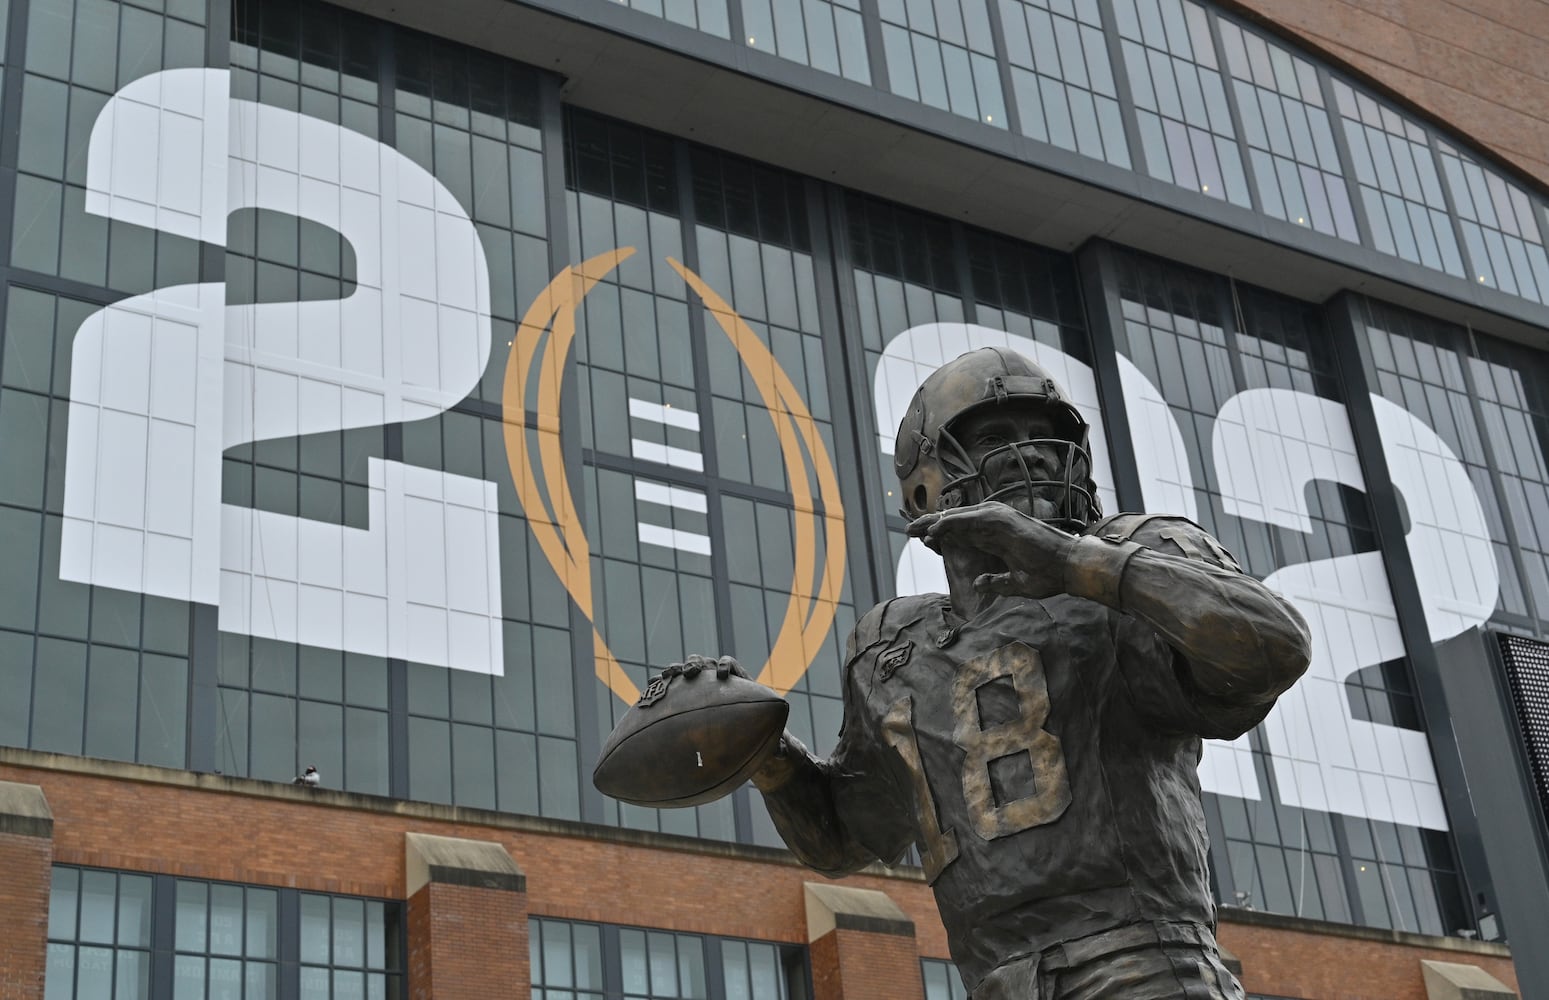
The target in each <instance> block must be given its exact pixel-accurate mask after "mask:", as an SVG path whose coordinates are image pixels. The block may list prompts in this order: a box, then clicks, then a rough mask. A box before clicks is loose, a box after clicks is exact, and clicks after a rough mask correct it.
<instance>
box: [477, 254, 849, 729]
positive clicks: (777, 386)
mask: <svg viewBox="0 0 1549 1000" xmlns="http://www.w3.org/2000/svg"><path fill="white" fill-rule="evenodd" d="M634 252H635V250H634V248H633V247H619V248H617V249H614V250H610V251H607V252H606V253H601V254H598V255H597V256H595V257H592V258H591V259H589V260H586V261H583V262H582V263H580V264H576V265H573V266H571V267H567V268H565V270H563V271H561V272H560V273H559V274H558V275H556V276H555V277H554V280H553V281H551V282H549V284H548V287H546V288H545V289H544V290H543V292H542V293H541V294H539V295H538V297H537V298H536V299H535V300H533V304H532V305H531V306H530V307H529V308H528V310H527V313H526V315H525V316H523V318H522V322H521V324H520V326H518V328H517V332H516V336H515V337H513V338H512V342H511V353H510V356H509V358H508V359H507V362H506V373H505V382H504V387H503V391H502V400H501V402H502V409H503V413H504V418H505V419H504V423H505V427H504V432H505V446H506V458H507V462H508V464H509V465H510V467H511V478H512V481H513V483H514V484H515V486H516V493H517V497H518V499H519V501H520V502H521V505H522V511H523V513H524V514H525V515H526V518H527V523H528V525H529V527H530V528H531V529H532V533H533V537H534V538H536V539H537V542H538V546H539V548H540V549H541V550H542V552H543V554H544V557H545V558H546V559H547V560H548V562H549V565H550V566H552V567H553V569H554V572H555V574H556V575H557V576H558V577H559V580H560V582H561V583H562V584H563V585H564V587H565V590H566V591H567V592H568V593H569V594H570V598H571V600H573V601H574V602H575V604H576V606H577V607H578V608H580V610H581V611H582V613H584V614H585V615H586V617H587V619H588V620H590V621H592V622H593V627H592V651H593V656H594V658H595V664H596V672H597V677H598V679H600V680H601V681H602V682H603V683H604V684H606V685H607V686H608V688H609V689H610V690H612V691H613V693H614V694H616V695H617V696H618V697H619V698H621V699H623V700H624V702H626V703H630V704H632V703H633V702H635V701H636V700H637V699H638V698H639V697H640V690H639V688H638V687H637V686H636V684H635V682H634V681H633V680H631V679H630V677H629V675H628V674H627V673H625V671H624V668H623V667H622V666H621V665H620V664H619V662H618V660H617V658H616V657H614V655H613V652H612V651H611V650H610V649H609V648H608V644H607V641H606V640H605V639H604V638H603V636H602V632H601V630H600V629H598V628H597V626H596V618H595V615H594V613H593V608H594V605H593V601H592V572H591V546H590V543H589V542H588V541H587V538H586V534H585V531H584V528H583V526H582V524H581V518H580V514H579V512H578V511H577V510H576V506H575V499H574V496H573V495H572V493H571V491H570V486H569V482H568V480H567V477H566V473H565V464H564V455H563V451H562V449H561V447H560V429H559V422H560V421H559V414H560V396H561V387H562V384H563V378H564V371H565V365H566V363H567V362H568V360H569V357H570V347H571V344H572V342H573V341H574V340H575V334H576V317H575V312H576V309H577V308H578V307H579V306H580V304H581V301H582V300H583V299H584V298H585V297H586V295H587V293H588V292H590V291H591V290H592V288H593V287H594V286H595V285H596V284H597V282H599V281H601V280H602V279H603V278H605V277H606V276H607V275H608V274H609V273H611V272H612V271H613V269H614V268H616V267H618V265H619V264H620V263H622V262H623V261H624V260H627V259H628V258H629V257H630V256H632V255H633V254H634ZM667 263H668V264H669V265H670V266H671V267H672V268H673V270H675V271H676V272H677V273H678V274H679V275H680V276H681V277H682V278H683V280H684V281H685V282H686V283H687V284H688V286H689V288H691V289H692V290H693V291H694V293H695V294H697V295H698V296H699V298H700V300H701V301H702V302H703V303H704V305H705V308H706V309H707V310H708V311H709V313H710V315H711V316H712V317H713V318H714V319H715V322H716V325H717V326H719V327H720V329H721V331H722V332H723V333H725V334H726V336H727V337H728V338H729V339H730V340H731V342H732V346H733V347H735V348H736V350H737V354H738V356H739V357H740V358H741V359H742V363H743V365H744V367H746V368H747V371H748V375H749V376H750V378H751V379H752V381H753V384H754V387H755V388H756V389H757V390H758V394H759V398H760V400H761V401H762V403H763V405H764V408H765V409H766V410H767V411H768V412H769V416H770V418H771V419H772V420H773V422H774V427H775V434H776V436H777V437H778V439H779V441H780V450H781V454H782V455H783V457H784V461H785V470H786V476H787V478H788V479H789V480H790V483H791V499H792V508H793V509H792V514H793V520H794V529H795V530H794V541H795V550H796V551H795V553H794V555H795V559H794V572H793V574H792V579H791V589H790V600H789V602H788V603H787V605H786V610H785V618H784V620H783V621H782V623H781V626H780V631H779V634H778V636H777V637H776V639H775V642H774V644H773V646H772V648H771V649H770V652H769V659H768V660H767V661H766V662H765V663H764V665H763V667H762V668H761V669H760V670H759V672H758V675H757V678H758V680H759V681H760V682H761V683H764V684H767V685H768V686H770V687H772V688H774V689H775V690H776V691H778V692H780V693H781V694H782V695H783V694H786V693H787V692H789V691H790V689H791V688H792V687H794V686H795V685H796V684H797V683H798V682H799V681H800V680H801V678H802V676H803V675H804V674H805V673H806V672H807V669H808V667H810V666H811V665H812V660H813V658H814V657H815V656H816V654H817V651H818V649H819V648H821V647H822V645H823V641H824V639H825V638H826V637H827V635H828V630H829V629H830V628H831V627H832V626H833V623H834V617H835V615H836V613H837V611H838V605H839V595H840V593H841V591H842V589H843V586H844V560H845V536H844V506H843V503H842V502H841V500H840V497H839V479H838V476H837V475H836V473H835V471H834V464H833V460H832V459H831V458H830V456H829V454H828V449H827V447H826V446H825V445H824V443H823V438H822V435H821V434H820V433H819V432H818V426H817V423H816V422H815V421H814V420H813V418H812V414H811V412H810V411H809V410H808V409H807V406H806V403H805V402H804V401H803V400H802V398H801V396H800V394H799V393H798V392H797V391H796V386H795V384H794V383H793V382H792V381H791V379H790V376H789V375H787V374H786V372H785V370H784V369H783V368H781V367H780V363H779V362H778V361H777V360H776V359H775V357H774V354H773V353H772V352H771V351H770V350H769V348H768V347H767V346H765V344H764V342H763V341H761V340H759V338H758V335H757V334H756V333H754V332H753V330H752V328H751V327H749V326H748V324H747V323H746V322H745V321H743V319H742V317H740V316H738V315H737V313H736V311H735V310H733V309H732V308H731V306H730V305H729V304H728V303H727V302H726V300H725V299H724V298H722V297H721V296H720V295H719V294H717V293H716V292H715V290H714V289H712V288H710V286H709V285H707V284H705V282H704V280H703V279H702V278H700V277H699V275H697V274H695V273H694V272H693V271H691V270H689V269H688V268H687V267H685V266H683V265H682V264H681V263H679V262H678V261H677V260H675V259H673V258H671V257H669V258H667ZM546 335H547V343H546V344H545V337H546ZM534 373H536V376H537V400H536V402H537V405H536V406H533V407H531V409H532V412H533V413H534V414H535V415H536V417H537V422H536V424H535V426H533V427H529V426H528V411H529V405H530V404H531V403H532V402H533V400H532V399H531V397H530V394H529V390H528V383H529V381H530V380H531V378H532V377H533V375H534ZM530 430H531V431H534V432H535V437H536V439H537V447H536V449H534V448H533V447H532V444H531V443H530V442H529V440H528V438H529V433H528V432H529V431H530ZM534 450H536V455H535V454H534V453H533V452H534ZM804 451H805V455H804V454H803V452H804ZM535 459H536V461H535ZM809 460H810V462H811V466H812V474H813V478H815V479H816V480H817V496H818V499H820V500H821V502H822V508H823V510H822V513H821V514H819V513H818V512H817V509H816V506H817V505H816V504H815V503H814V502H813V490H812V483H811V481H810V480H809V478H808V471H807V462H808V461H809ZM540 475H541V482H540V479H539V477H540ZM819 518H821V519H822V521H823V537H824V542H825V559H824V560H823V565H822V575H821V579H819V580H818V581H817V583H816V586H814V585H813V583H814V580H813V578H814V575H815V574H816V573H817V570H818V565H817V562H818V559H817V527H818V525H817V522H818V519H819ZM685 652H693V651H692V650H685ZM705 652H712V651H710V650H706V651H705ZM659 666H660V664H659Z"/></svg>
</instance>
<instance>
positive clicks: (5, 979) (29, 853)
mask: <svg viewBox="0 0 1549 1000" xmlns="http://www.w3.org/2000/svg"><path fill="white" fill-rule="evenodd" d="M53 862H54V814H53V812H51V811H50V810H49V808H48V800H47V799H45V798H44V797H43V789H41V788H39V787H38V786H37V785H18V784H15V783H13V782H10V781H0V996H3V997H8V998H9V997H15V998H17V1000H41V997H42V996H43V973H44V970H45V969H46V968H47V963H48V889H49V883H50V882H51V881H52V867H53Z"/></svg>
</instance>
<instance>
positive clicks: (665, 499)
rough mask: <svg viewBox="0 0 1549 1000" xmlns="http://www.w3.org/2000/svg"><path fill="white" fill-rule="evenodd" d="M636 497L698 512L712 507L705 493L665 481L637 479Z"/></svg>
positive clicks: (663, 505) (665, 505)
mask: <svg viewBox="0 0 1549 1000" xmlns="http://www.w3.org/2000/svg"><path fill="white" fill-rule="evenodd" d="M635 499H636V500H643V501H644V502H646V503H654V504H657V505H658V506H661V507H676V508H677V509H678V510H691V511H693V512H694V513H696V514H703V513H706V512H707V511H708V510H709V509H710V507H709V504H708V503H707V501H706V499H705V495H704V494H703V493H700V492H698V491H697V490H686V489H684V488H683V487H681V486H668V485H666V484H665V483H653V482H649V481H647V480H644V479H636V480H635Z"/></svg>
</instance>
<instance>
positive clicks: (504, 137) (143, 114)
mask: <svg viewBox="0 0 1549 1000" xmlns="http://www.w3.org/2000/svg"><path fill="white" fill-rule="evenodd" d="M346 8H350V9H346ZM0 57H3V68H0V122H3V126H4V127H3V129H0V272H3V273H0V278H3V280H0V316H3V324H4V325H3V331H0V745H3V746H0V871H3V873H4V874H3V877H0V995H3V996H6V997H42V996H46V997H48V998H50V1000H53V998H61V1000H63V998H82V1000H97V998H106V997H158V998H160V997H176V998H180V1000H181V998H211V1000H215V998H221V1000H226V998H237V997H246V998H280V1000H293V998H309V1000H310V998H323V997H334V998H356V997H361V998H388V997H404V996H410V995H412V996H416V997H420V996H426V997H428V996H435V997H494V996H500V997H509V996H524V995H527V993H528V990H529V986H530V990H531V995H532V996H534V997H543V998H549V1000H560V998H563V1000H573V998H601V997H624V996H627V997H638V998H677V997H683V998H704V1000H776V998H787V997H789V998H799V1000H830V998H840V997H846V998H850V1000H855V998H884V997H885V998H920V1000H927V998H928V1000H947V998H952V997H956V998H961V997H963V996H964V991H963V985H962V983H961V982H960V981H959V980H958V978H957V976H956V973H955V970H954V969H953V967H952V965H951V963H950V958H949V955H948V952H947V948H946V941H945V935H944V932H943V930H942V928H941V924H940V922H939V919H938V918H937V916H936V914H935V909H934V904H933V901H932V899H931V896H930V891H929V888H928V887H927V886H926V885H925V882H924V879H923V876H922V875H921V873H920V871H919V869H918V868H917V867H912V866H910V865H909V864H904V865H903V866H901V867H899V868H896V869H886V868H883V867H881V866H880V865H879V866H874V867H873V868H871V869H867V870H866V871H865V872H863V873H861V874H859V875H856V876H853V877H850V878H847V879H844V880H841V881H837V882H829V881H826V880H824V879H822V878H821V877H819V876H817V875H815V874H813V873H811V872H809V871H807V870H806V869H804V868H802V867H801V866H799V865H798V864H797V863H796V862H795V861H794V859H793V858H792V857H791V856H790V855H789V854H788V853H787V852H786V851H784V849H783V848H782V847H781V845H780V842H779V840H778V837H777V836H776V835H775V833H774V830H773V827H772V824H771V822H770V820H769V817H768V815H767V813H766V812H765V810H764V807H763V804H762V801H761V800H760V799H759V797H758V796H757V795H756V794H755V793H752V792H751V790H750V789H746V788H745V789H743V790H741V791H739V792H738V793H736V794H735V795H734V796H732V797H730V798H728V799H725V800H722V801H720V802H717V803H714V804H712V805H708V806H701V807H697V808H694V809H686V810H678V811H663V812H657V811H654V810H649V809H642V808H636V807H630V806H625V805H621V804H619V803H617V802H614V801H611V800H608V799H605V798H604V797H602V796H601V795H599V794H598V793H597V792H596V791H595V790H594V789H593V788H592V787H591V783H590V771H591V766H592V763H593V761H594V760H595V759H596V755H597V750H598V748H599V747H600V746H601V743H602V741H603V739H604V737H605V736H606V734H607V733H608V731H609V730H610V729H611V728H612V725H613V723H614V721H615V720H616V719H617V718H618V716H619V715H620V714H621V713H622V711H623V710H624V709H625V708H626V707H627V706H628V705H629V704H630V703H631V702H633V700H634V699H635V698H636V697H637V695H638V692H639V690H640V689H641V688H642V687H643V686H644V685H645V683H646V681H647V678H648V676H649V675H650V673H651V671H652V669H653V668H660V667H661V666H662V665H664V664H666V663H669V662H671V661H673V660H677V659H680V658H681V657H682V656H683V654H685V653H687V652H695V651H699V652H708V653H721V652H728V653H733V654H735V655H736V656H737V657H739V659H740V660H741V661H742V662H743V663H744V664H746V665H747V666H748V667H749V669H750V671H752V672H753V673H755V674H757V675H759V676H761V678H762V679H764V680H765V681H766V682H767V683H769V684H771V685H773V686H775V687H776V688H778V689H780V690H781V691H785V692H788V695H789V699H790V702H791V706H792V712H791V727H792V729H793V730H794V731H795V732H796V733H797V734H798V735H799V736H800V737H801V738H802V739H803V740H804V741H806V742H807V743H808V744H809V745H811V746H813V747H815V748H817V749H819V750H822V751H826V750H827V749H829V748H831V747H832V746H833V744H834V740H835V737H836V735H837V733H838V730H839V726H840V718H841V699H840V689H841V680H840V679H841V673H842V669H843V660H844V650H845V639H846V635H847V633H848V630H849V629H850V628H851V627H852V626H853V625H854V623H855V621H856V618H857V616H858V614H860V613H862V612H864V611H865V610H866V609H867V608H869V607H871V606H872V605H873V604H874V603H876V602H878V601H880V600H883V599H886V598H887V597H890V596H892V595H894V594H897V593H902V592H923V591H926V590H933V589H940V586H941V584H940V581H941V579H942V570H941V567H940V564H939V562H936V561H933V557H932V556H931V555H930V553H929V552H928V551H926V550H924V549H923V548H922V547H920V546H919V545H918V544H917V543H910V544H906V541H907V539H906V536H905V535H904V532H903V528H904V524H905V522H904V521H903V519H902V518H901V516H900V515H899V514H898V512H897V511H898V507H899V502H898V499H897V498H896V497H894V496H893V492H894V491H895V490H896V488H897V487H896V483H895V482H894V481H893V479H892V477H891V467H892V463H891V451H892V434H893V430H894V428H895V427H896V426H897V422H898V418H899V416H900V415H901V412H902V409H903V407H904V406H905V404H906V403H907V402H908V400H909V398H910V395H911V394H912V392H913V390H914V388H915V386H916V385H918V384H919V382H920V380H921V379H922V378H923V377H924V375H926V374H927V373H929V372H930V371H931V370H932V369H933V368H934V367H935V366H936V365H939V364H940V363H942V362H943V361H945V360H948V359H950V358H952V357H954V356H956V355H957V354H959V353H961V352H962V351H964V350H968V349H970V348H973V347H978V346H984V345H1004V346H1009V347H1012V348H1015V349H1016V350H1019V351H1022V352H1023V353H1026V354H1028V355H1029V356H1031V357H1033V358H1035V359H1036V360H1037V361H1038V362H1040V363H1041V364H1043V365H1044V366H1046V367H1047V368H1049V369H1050V370H1052V371H1053V372H1055V374H1056V375H1057V377H1058V378H1059V379H1060V380H1061V381H1062V383H1063V384H1064V386H1065V387H1066V388H1067V389H1068V391H1069V393H1070V394H1071V395H1072V397H1073V398H1074V400H1075V402H1076V403H1077V405H1078V407H1079V408H1080V409H1081V410H1082V412H1083V413H1084V415H1085V416H1086V418H1087V419H1088V421H1089V422H1091V424H1092V426H1093V428H1094V431H1093V441H1094V452H1095V454H1094V461H1095V464H1096V467H1097V477H1096V478H1097V479H1098V480H1099V482H1100V483H1101V484H1102V486H1103V497H1102V498H1103V504H1104V507H1105V508H1106V509H1107V510H1109V511H1114V510H1142V509H1143V510H1152V511H1164V512H1170V513H1179V514H1185V515H1187V516H1190V517H1192V518H1194V519H1196V520H1198V521H1199V522H1200V523H1201V524H1203V525H1204V526H1205V527H1206V528H1207V529H1209V530H1210V531H1211V532H1212V533H1213V534H1214V535H1215V536H1216V537H1217V538H1219V539H1220V540H1221V541H1222V543H1223V544H1224V545H1225V546H1226V547H1227V548H1228V549H1229V550H1231V551H1232V552H1233V553H1235V555H1236V557H1237V558H1238V560H1239V561H1240V562H1241V563H1242V565H1243V566H1244V568H1245V570H1246V571H1247V572H1250V573H1252V574H1254V575H1255V576H1258V577H1260V578H1263V579H1265V580H1266V581H1267V582H1268V583H1269V585H1270V586H1271V587H1273V588H1275V589H1277V590H1278V591H1280V592H1281V593H1283V594H1284V595H1286V597H1288V598H1289V599H1290V600H1291V601H1292V602H1293V603H1295V604H1296V605H1297V607H1298V608H1299V609H1300V610H1301V611H1302V613H1303V614H1304V615H1305V617H1306V618H1307V620H1308V621H1309V623H1310V624H1311V627H1312V630H1313V633H1314V657H1313V664H1312V668H1311V670H1310V671H1309V673H1308V675H1307V676H1306V677H1305V678H1304V679H1303V680H1302V681H1301V682H1300V683H1299V684H1298V685H1297V686H1296V687H1295V688H1294V689H1293V690H1292V691H1291V692H1290V693H1288V694H1287V695H1285V696H1284V697H1282V698H1281V700H1280V704H1279V705H1278V707H1277V708H1276V710H1275V711H1274V713H1273V714H1272V715H1271V716H1270V718H1269V719H1268V720H1267V721H1266V722H1265V723H1264V724H1263V725H1262V726H1260V727H1259V729H1258V730H1256V731H1255V732H1254V733H1252V734H1251V735H1249V736H1247V737H1244V738H1242V739H1240V740H1237V741H1234V742H1231V743H1223V742H1210V743H1208V744H1207V747H1206V750H1205V754H1204V757H1203V760H1202V762H1201V766H1200V779H1201V784H1202V787H1203V789H1204V792H1205V807H1206V817H1207V825H1208V827H1209V834H1210V840H1211V856H1210V860H1211V868H1212V888H1213V889H1214V891H1215V892H1216V896H1217V900H1218V902H1219V904H1220V928H1219V936H1220V940H1221V942H1222V944H1223V946H1224V947H1225V949H1227V950H1228V951H1229V952H1230V953H1231V956H1232V958H1233V961H1235V962H1236V963H1239V964H1240V968H1241V978H1242V980H1243V983H1244V985H1245V987H1246V988H1247V990H1248V992H1249V993H1250V995H1253V996H1260V997H1280V998H1315V997H1383V998H1421V997H1432V998H1436V997H1459V996H1463V995H1465V991H1468V990H1472V991H1473V992H1466V995H1467V996H1470V997H1479V996H1498V995H1499V996H1507V995H1511V994H1512V992H1513V991H1518V992H1520V994H1521V995H1522V996H1525V997H1545V996H1549V949H1546V948H1545V947H1544V945H1545V943H1546V942H1549V828H1546V827H1549V824H1546V804H1549V644H1546V641H1545V640H1546V638H1549V635H1546V633H1549V253H1546V249H1545V240H1546V236H1549V215H1546V208H1549V121H1546V119H1549V114H1546V112H1545V110H1544V109H1545V108H1546V107H1549V78H1546V77H1545V76H1544V70H1543V67H1544V66H1546V65H1549V58H1546V57H1549V13H1546V12H1545V9H1544V8H1543V7H1542V6H1541V5H1539V4H1536V3H1531V2H1527V0H1515V2H1513V0H1492V2H1489V3H1472V4H1454V3H1450V2H1432V0H1385V2H1381V3H1378V2H1376V0H1369V2H1356V0H1231V2H1229V0H934V2H932V0H627V2H615V0H440V2H436V3H421V4H412V3H400V4H392V3H386V2H381V0H352V2H349V3H347V4H346V7H337V6H329V5H326V4H323V3H319V2H314V0H263V2H259V0H236V2H235V3H227V2H225V0H211V2H209V3H206V2H205V0H124V2H114V0H7V2H3V3H0ZM1057 708H1058V706H1056V712H1057ZM308 765H315V766H316V767H317V769H318V771H319V774H320V778H321V780H320V782H319V783H318V784H317V785H316V786H309V785H306V784H296V783H294V782H293V779H294V778H295V776H297V775H299V774H301V773H302V772H303V770H304V769H305V768H306V767H307V766H308Z"/></svg>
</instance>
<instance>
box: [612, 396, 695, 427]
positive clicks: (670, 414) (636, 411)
mask: <svg viewBox="0 0 1549 1000" xmlns="http://www.w3.org/2000/svg"><path fill="white" fill-rule="evenodd" d="M629 415H630V416H631V417H634V418H636V419H638V420H649V421H650V422H651V423H653V424H666V425H667V426H669V427H682V428H684V429H686V430H691V431H695V432H697V431H698V430H699V414H697V413H695V412H694V411H693V410H678V409H674V408H672V407H671V406H663V405H662V404H661V403H652V402H648V401H647V400H644V399H636V398H635V397H633V396H631V397H629Z"/></svg>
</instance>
